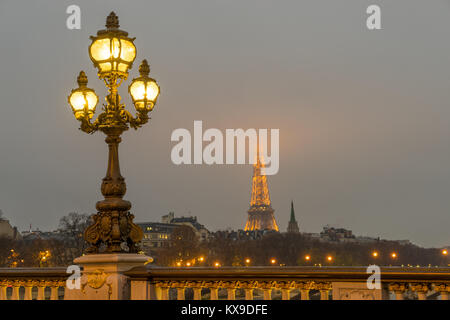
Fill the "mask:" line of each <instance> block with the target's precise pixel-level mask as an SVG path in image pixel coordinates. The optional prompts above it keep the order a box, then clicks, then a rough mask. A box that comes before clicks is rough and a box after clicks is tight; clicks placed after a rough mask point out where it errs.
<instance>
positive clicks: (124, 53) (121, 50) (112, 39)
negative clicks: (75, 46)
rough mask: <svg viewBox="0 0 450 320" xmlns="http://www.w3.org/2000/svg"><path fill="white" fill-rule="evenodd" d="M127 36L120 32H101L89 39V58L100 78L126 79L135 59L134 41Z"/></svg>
mask: <svg viewBox="0 0 450 320" xmlns="http://www.w3.org/2000/svg"><path fill="white" fill-rule="evenodd" d="M127 35H128V33H126V32H124V31H121V30H102V31H99V32H98V33H97V37H91V39H92V43H91V45H90V47H89V56H90V58H91V60H92V62H94V65H95V67H96V68H98V74H99V76H100V77H101V78H103V77H105V76H107V75H110V74H117V75H119V76H121V77H124V78H126V77H127V75H128V69H130V68H131V67H132V64H133V61H134V59H135V58H136V47H135V45H134V43H133V40H134V39H131V38H128V37H127Z"/></svg>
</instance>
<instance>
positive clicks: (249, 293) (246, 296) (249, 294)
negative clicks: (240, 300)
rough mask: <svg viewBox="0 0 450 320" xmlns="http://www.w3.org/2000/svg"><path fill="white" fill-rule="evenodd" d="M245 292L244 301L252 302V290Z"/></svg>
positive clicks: (248, 289)
mask: <svg viewBox="0 0 450 320" xmlns="http://www.w3.org/2000/svg"><path fill="white" fill-rule="evenodd" d="M244 290H245V300H253V290H254V289H253V288H246V289H244Z"/></svg>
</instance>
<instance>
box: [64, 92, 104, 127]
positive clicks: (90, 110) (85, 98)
mask: <svg viewBox="0 0 450 320" xmlns="http://www.w3.org/2000/svg"><path fill="white" fill-rule="evenodd" d="M69 103H70V105H71V107H72V110H73V113H74V115H75V118H77V119H79V118H83V117H84V116H85V115H86V113H87V116H88V117H89V118H92V116H93V115H94V112H95V107H96V106H97V103H98V97H97V95H96V94H95V92H94V90H92V89H88V88H84V89H75V90H73V91H72V93H71V94H70V96H69Z"/></svg>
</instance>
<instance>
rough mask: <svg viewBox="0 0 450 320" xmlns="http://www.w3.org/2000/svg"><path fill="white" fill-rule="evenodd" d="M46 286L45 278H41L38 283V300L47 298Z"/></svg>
mask: <svg viewBox="0 0 450 320" xmlns="http://www.w3.org/2000/svg"><path fill="white" fill-rule="evenodd" d="M45 287H46V282H45V281H44V280H41V281H39V282H38V284H37V288H38V294H37V300H45Z"/></svg>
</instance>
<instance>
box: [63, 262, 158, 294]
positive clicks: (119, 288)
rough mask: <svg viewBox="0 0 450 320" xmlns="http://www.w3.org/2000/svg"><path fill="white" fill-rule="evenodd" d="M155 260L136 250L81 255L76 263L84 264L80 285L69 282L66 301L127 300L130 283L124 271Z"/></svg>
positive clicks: (82, 265) (75, 282) (81, 265)
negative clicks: (71, 287) (70, 285)
mask: <svg viewBox="0 0 450 320" xmlns="http://www.w3.org/2000/svg"><path fill="white" fill-rule="evenodd" d="M152 261H153V259H152V258H150V257H148V256H145V255H142V254H134V253H111V254H88V255H84V256H81V257H78V258H76V259H75V260H74V264H76V265H79V266H80V267H83V271H82V272H81V278H80V281H79V282H78V283H79V286H77V285H76V284H77V281H72V282H73V283H74V285H73V286H74V287H75V288H73V289H70V288H69V286H67V285H66V289H65V295H64V299H65V300H128V299H130V286H129V281H128V277H127V276H125V275H124V272H126V271H129V270H131V269H132V268H134V267H137V266H143V265H145V264H146V263H149V262H152Z"/></svg>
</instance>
